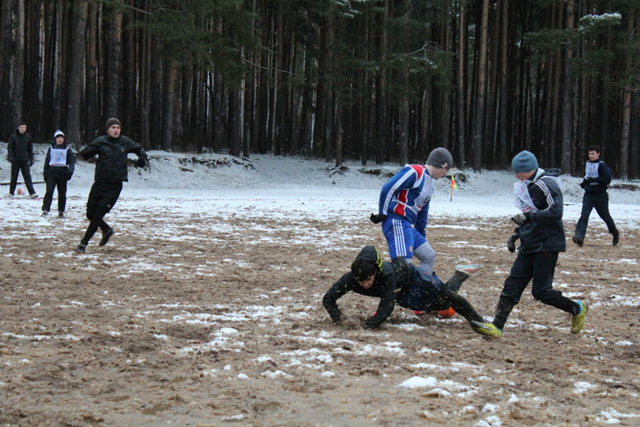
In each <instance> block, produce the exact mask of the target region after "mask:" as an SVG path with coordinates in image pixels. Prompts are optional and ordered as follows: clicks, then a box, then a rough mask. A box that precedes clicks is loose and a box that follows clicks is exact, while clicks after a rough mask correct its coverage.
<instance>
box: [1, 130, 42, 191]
mask: <svg viewBox="0 0 640 427" xmlns="http://www.w3.org/2000/svg"><path fill="white" fill-rule="evenodd" d="M7 160H9V161H10V162H11V183H10V185H9V194H10V195H11V196H13V194H14V193H15V191H16V186H17V185H18V172H20V171H22V179H24V184H25V185H26V186H27V190H28V191H29V196H30V197H31V198H32V199H35V198H36V197H38V195H37V194H36V190H35V189H34V188H33V182H32V181H31V169H30V168H31V166H33V141H32V140H31V135H29V134H28V133H27V124H26V123H25V122H20V123H19V124H18V128H17V129H16V130H15V132H14V133H12V134H11V136H10V137H9V144H8V145H7Z"/></svg>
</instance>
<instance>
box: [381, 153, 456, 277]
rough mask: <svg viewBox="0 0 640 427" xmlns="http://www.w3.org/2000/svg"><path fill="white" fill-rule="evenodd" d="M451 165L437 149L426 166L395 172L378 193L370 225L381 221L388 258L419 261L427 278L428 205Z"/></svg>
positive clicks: (429, 270) (449, 158)
mask: <svg viewBox="0 0 640 427" xmlns="http://www.w3.org/2000/svg"><path fill="white" fill-rule="evenodd" d="M452 166H453V157H452V156H451V153H450V152H449V150H447V149H446V148H443V147H438V148H436V149H434V150H433V151H431V153H430V154H429V157H428V158H427V162H426V165H406V166H405V167H403V168H402V169H400V171H399V172H398V173H396V174H395V175H394V176H393V177H392V178H391V179H390V180H389V181H388V182H387V183H386V184H385V185H384V186H383V187H382V191H381V192H380V200H379V203H378V214H377V215H371V221H373V222H374V223H376V224H377V223H380V222H382V232H383V233H384V237H385V238H386V239H387V244H388V245H389V254H390V255H391V259H392V260H394V259H396V258H397V257H403V258H406V259H411V258H413V256H414V255H415V256H416V258H418V260H420V265H419V268H420V270H421V271H422V272H423V273H425V274H427V275H430V274H432V273H433V265H434V263H435V259H436V253H435V251H434V250H433V248H432V247H431V245H430V244H429V242H428V241H427V239H426V228H427V220H428V216H429V203H430V202H431V196H432V195H433V190H434V187H435V182H434V180H437V179H440V178H442V177H443V176H445V174H446V173H447V171H448V170H449V169H450V168H451V167H452Z"/></svg>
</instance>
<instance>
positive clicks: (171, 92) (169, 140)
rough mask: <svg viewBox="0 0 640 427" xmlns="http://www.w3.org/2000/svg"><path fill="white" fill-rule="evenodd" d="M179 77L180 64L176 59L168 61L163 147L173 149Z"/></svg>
mask: <svg viewBox="0 0 640 427" xmlns="http://www.w3.org/2000/svg"><path fill="white" fill-rule="evenodd" d="M177 78H178V65H177V64H176V63H175V61H170V60H168V61H166V62H165V65H164V79H165V85H164V95H163V101H162V106H163V112H162V129H163V132H162V149H163V150H171V148H172V146H173V122H174V115H173V113H174V105H175V90H176V79H177Z"/></svg>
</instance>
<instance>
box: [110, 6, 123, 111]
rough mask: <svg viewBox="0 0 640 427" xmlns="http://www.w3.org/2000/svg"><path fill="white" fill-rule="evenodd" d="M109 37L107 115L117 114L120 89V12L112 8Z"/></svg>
mask: <svg viewBox="0 0 640 427" xmlns="http://www.w3.org/2000/svg"><path fill="white" fill-rule="evenodd" d="M112 12H113V20H112V25H113V27H112V29H111V37H110V40H109V41H110V43H109V47H110V50H109V72H108V79H109V83H108V84H109V86H108V87H109V90H108V93H107V116H109V117H117V116H118V103H119V97H118V95H119V91H120V61H121V56H122V47H121V45H122V13H121V12H120V10H119V9H117V8H114V9H113V10H112Z"/></svg>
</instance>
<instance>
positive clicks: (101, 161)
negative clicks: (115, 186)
mask: <svg viewBox="0 0 640 427" xmlns="http://www.w3.org/2000/svg"><path fill="white" fill-rule="evenodd" d="M128 153H134V154H136V155H137V156H138V165H139V166H143V165H146V164H148V160H147V153H145V151H144V149H143V148H142V145H140V144H138V143H137V142H135V141H133V140H132V139H130V138H128V137H126V136H122V135H121V136H119V137H118V138H111V137H110V136H108V135H102V136H99V137H97V138H96V139H94V140H93V141H91V143H89V145H87V146H86V147H84V148H83V149H82V150H81V151H80V153H79V154H80V155H81V156H82V157H84V158H85V159H90V158H91V157H93V156H95V155H97V156H98V160H97V162H96V174H95V181H96V182H103V183H118V182H122V181H128V178H127V154H128Z"/></svg>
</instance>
